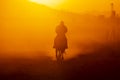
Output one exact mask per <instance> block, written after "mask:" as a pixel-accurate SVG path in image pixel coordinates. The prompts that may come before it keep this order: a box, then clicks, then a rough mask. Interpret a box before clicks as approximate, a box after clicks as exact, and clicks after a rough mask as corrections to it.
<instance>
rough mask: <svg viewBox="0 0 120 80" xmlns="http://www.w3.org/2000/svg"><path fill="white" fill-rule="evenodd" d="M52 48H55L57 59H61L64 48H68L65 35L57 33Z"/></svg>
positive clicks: (62, 58)
mask: <svg viewBox="0 0 120 80" xmlns="http://www.w3.org/2000/svg"><path fill="white" fill-rule="evenodd" d="M53 48H55V49H56V59H57V61H63V60H64V53H65V50H66V49H67V48H68V45H67V38H66V36H65V35H57V36H56V38H55V40H54V46H53Z"/></svg>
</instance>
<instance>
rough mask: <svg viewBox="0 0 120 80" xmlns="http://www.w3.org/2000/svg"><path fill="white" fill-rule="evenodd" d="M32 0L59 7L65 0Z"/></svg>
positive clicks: (32, 0)
mask: <svg viewBox="0 0 120 80" xmlns="http://www.w3.org/2000/svg"><path fill="white" fill-rule="evenodd" d="M30 1H31V2H35V3H38V4H44V5H46V6H50V7H57V6H59V5H60V4H62V3H63V2H64V1H65V0H30Z"/></svg>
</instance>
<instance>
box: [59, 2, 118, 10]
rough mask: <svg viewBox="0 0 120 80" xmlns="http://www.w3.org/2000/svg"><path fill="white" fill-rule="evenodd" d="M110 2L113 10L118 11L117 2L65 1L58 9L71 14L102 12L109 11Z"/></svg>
mask: <svg viewBox="0 0 120 80" xmlns="http://www.w3.org/2000/svg"><path fill="white" fill-rule="evenodd" d="M111 2H114V4H115V9H116V10H118V11H119V10H120V8H119V7H120V6H119V5H120V1H119V0H67V1H66V3H64V4H63V6H60V7H59V8H60V9H64V10H68V11H72V12H92V11H96V12H104V11H109V9H110V3H111Z"/></svg>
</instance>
